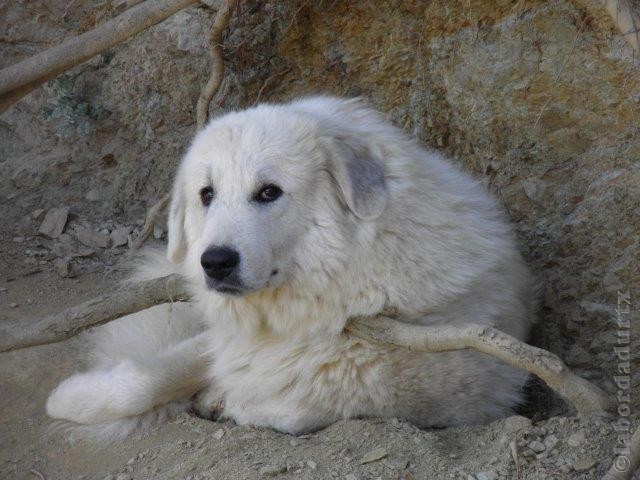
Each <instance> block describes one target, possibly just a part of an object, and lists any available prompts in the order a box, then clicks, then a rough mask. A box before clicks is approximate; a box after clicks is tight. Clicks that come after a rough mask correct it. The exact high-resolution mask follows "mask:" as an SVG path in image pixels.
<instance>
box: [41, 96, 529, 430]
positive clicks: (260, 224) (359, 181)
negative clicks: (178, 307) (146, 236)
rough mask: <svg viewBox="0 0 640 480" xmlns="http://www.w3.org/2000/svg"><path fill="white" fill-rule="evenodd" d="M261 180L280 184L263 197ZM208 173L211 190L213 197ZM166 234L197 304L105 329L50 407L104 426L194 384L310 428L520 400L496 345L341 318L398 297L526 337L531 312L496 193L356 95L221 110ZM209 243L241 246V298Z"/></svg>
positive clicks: (427, 422) (452, 417)
mask: <svg viewBox="0 0 640 480" xmlns="http://www.w3.org/2000/svg"><path fill="white" fill-rule="evenodd" d="M265 183H274V184H276V185H278V186H279V187H280V188H282V190H283V191H284V194H283V196H282V197H281V198H280V199H278V200H277V201H276V202H273V203H272V204H268V205H256V204H255V202H252V201H251V198H252V192H254V191H255V190H256V189H257V188H259V187H260V185H263V184H265ZM204 186H212V187H213V188H214V190H215V199H214V201H213V202H212V204H211V206H210V207H209V208H206V207H204V206H202V205H201V203H200V199H199V193H198V192H199V191H200V189H202V188H203V187H204ZM169 231H170V239H169V252H168V256H169V258H170V259H171V260H172V261H173V262H174V263H176V265H177V268H179V269H180V271H181V272H182V273H183V274H184V275H185V276H186V277H187V278H188V279H189V280H191V281H192V284H193V294H194V297H195V299H196V300H197V306H196V308H197V315H186V316H184V317H183V318H180V320H179V321H177V319H175V318H174V319H173V320H171V319H169V320H162V319H158V321H154V320H153V318H152V317H153V315H150V314H145V315H144V316H143V318H142V319H141V321H139V322H128V323H127V328H126V329H125V328H122V329H121V328H119V326H118V325H117V324H116V323H115V322H114V323H113V324H112V325H109V326H107V327H106V329H105V332H106V333H104V334H102V335H101V336H100V338H99V344H100V345H101V346H99V347H97V348H98V351H100V352H102V353H101V354H100V355H99V360H98V361H97V362H96V363H97V364H96V367H94V369H93V370H89V371H88V372H86V373H81V374H78V375H75V376H73V377H71V378H70V379H68V380H66V381H65V382H63V383H62V384H61V385H60V386H59V387H58V388H57V389H56V390H55V391H54V392H53V393H52V395H51V397H50V398H49V401H48V403H47V411H48V413H49V414H50V415H51V416H53V417H56V418H62V419H67V420H72V421H74V422H78V423H82V424H97V423H100V422H102V424H104V423H105V422H107V423H109V422H113V421H118V420H119V419H121V418H123V417H124V418H135V416H138V415H141V414H143V413H145V412H148V411H150V410H152V409H154V408H157V406H159V405H162V404H167V403H169V402H172V401H178V400H181V399H185V398H187V397H188V396H190V395H192V394H193V393H195V392H196V391H200V394H199V396H198V398H199V402H200V403H201V406H202V405H204V406H205V407H206V405H209V404H211V405H214V404H218V403H219V402H221V401H222V402H223V404H224V410H223V415H224V416H226V417H230V418H232V419H234V420H235V421H236V422H238V423H240V424H247V423H248V424H254V425H259V426H268V427H272V428H275V429H277V430H281V431H285V432H290V433H301V432H306V431H310V430H313V429H317V428H321V427H323V426H325V425H328V424H329V423H331V422H334V421H336V420H338V419H341V418H348V417H353V416H396V417H402V418H406V419H408V420H410V421H412V422H414V423H416V424H417V425H420V426H445V425H459V424H472V423H480V422H488V421H491V420H494V419H496V418H499V417H501V416H504V415H506V414H508V413H509V412H510V409H511V407H512V406H513V405H514V404H515V403H517V402H518V401H519V399H520V389H521V385H522V383H523V381H524V378H525V375H524V374H523V373H522V372H519V371H516V370H514V369H512V368H510V367H508V366H506V365H504V364H502V363H501V362H499V361H497V360H494V359H492V358H489V357H488V356H485V355H482V354H476V353H471V352H452V353H438V354H424V353H416V352H411V351H408V350H405V349H399V348H393V347H385V346H380V345H371V344H369V343H367V342H365V341H362V340H359V339H357V338H352V337H350V336H348V335H346V334H344V333H343V328H344V325H345V323H346V321H347V319H348V318H349V317H350V316H353V315H372V314H376V313H379V312H381V311H389V310H391V311H394V312H395V313H396V314H397V315H398V316H399V317H400V318H401V319H402V320H403V321H406V322H412V323H416V324H423V325H435V324H452V325H462V324H465V323H470V322H473V323H480V324H489V325H494V326H496V327H497V328H499V329H501V330H503V331H505V332H507V333H509V334H511V335H514V336H516V337H518V338H524V337H525V336H526V335H527V333H528V330H529V326H530V323H531V322H532V319H533V309H534V307H533V299H532V285H531V278H530V274H529V272H528V270H527V268H526V267H525V265H524V263H523V261H522V259H521V257H520V254H519V253H518V249H517V247H516V244H515V242H514V239H513V236H512V233H511V232H510V228H509V226H508V224H507V221H506V219H505V216H504V214H503V212H502V210H501V208H500V207H499V206H498V205H497V203H496V201H495V200H494V199H493V198H492V197H491V196H490V195H488V194H487V193H486V192H485V191H484V190H483V188H482V187H481V186H480V185H479V184H478V183H477V182H476V181H474V180H473V179H471V178H470V177H469V176H467V175H465V174H463V173H462V172H460V171H459V170H458V169H457V168H456V167H455V166H454V165H452V164H451V163H450V162H449V161H447V160H445V159H444V158H442V156H441V155H440V154H439V153H437V152H434V151H425V150H424V149H422V148H420V147H419V146H417V145H416V144H415V143H414V142H412V141H409V140H408V139H406V138H405V137H404V136H403V134H402V133H401V132H400V131H399V130H398V129H396V128H394V127H393V126H392V125H390V124H389V123H388V122H386V121H384V120H383V119H382V118H381V116H380V115H379V114H378V113H376V112H375V111H373V110H371V109H369V108H367V107H366V106H364V105H363V104H362V103H361V102H360V101H358V100H344V99H338V98H331V97H312V98H306V99H302V100H298V101H294V102H292V103H289V104H283V105H260V106H257V107H255V108H252V109H250V110H246V111H243V112H236V113H231V114H228V115H225V116H223V117H221V118H218V119H215V120H213V121H212V122H211V123H210V124H209V125H208V126H207V127H206V128H205V129H204V130H203V131H202V132H200V133H199V134H198V135H197V137H196V138H195V140H194V142H193V145H192V146H191V148H190V150H189V152H188V153H187V155H186V157H185V159H184V161H183V163H182V165H181V166H180V169H179V171H178V174H177V178H176V182H175V187H174V194H173V199H172V205H171V212H170V225H169ZM212 245H218V246H219V245H227V246H231V247H233V248H235V249H236V250H237V251H238V252H239V253H240V255H241V258H242V260H241V264H240V273H239V275H240V279H241V280H242V283H243V285H244V287H245V289H246V290H245V293H244V295H241V296H231V295H225V294H221V293H218V292H216V291H213V290H209V289H207V287H206V285H205V282H204V276H203V272H202V269H201V267H200V256H201V254H202V253H203V251H204V250H205V249H207V248H208V247H210V246H212ZM276 271H277V273H275V272H276ZM199 322H202V323H203V324H204V325H205V328H206V330H205V332H204V333H199V332H200V331H201V330H199V328H200V327H198V326H197V325H198V323H199Z"/></svg>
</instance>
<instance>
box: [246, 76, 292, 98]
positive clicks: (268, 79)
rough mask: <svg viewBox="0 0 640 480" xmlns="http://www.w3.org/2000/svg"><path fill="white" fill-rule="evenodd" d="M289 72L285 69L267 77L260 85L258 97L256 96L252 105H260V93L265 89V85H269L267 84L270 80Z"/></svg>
mask: <svg viewBox="0 0 640 480" xmlns="http://www.w3.org/2000/svg"><path fill="white" fill-rule="evenodd" d="M289 70H290V68H285V69H284V70H282V71H281V72H276V73H274V74H273V75H270V76H268V77H267V78H266V80H265V81H264V83H263V84H262V87H260V90H258V95H257V96H256V101H255V102H253V104H254V105H257V104H258V103H260V98H261V97H262V93H263V92H264V89H265V88H267V85H268V84H269V82H271V80H273V79H274V78H277V77H280V76H282V75H284V74H285V73H287V72H288V71H289Z"/></svg>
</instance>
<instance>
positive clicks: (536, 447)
mask: <svg viewBox="0 0 640 480" xmlns="http://www.w3.org/2000/svg"><path fill="white" fill-rule="evenodd" d="M527 446H528V447H529V448H530V449H531V450H533V451H534V452H536V453H540V452H544V451H545V446H544V443H542V442H538V441H537V440H534V441H533V442H529V445H527Z"/></svg>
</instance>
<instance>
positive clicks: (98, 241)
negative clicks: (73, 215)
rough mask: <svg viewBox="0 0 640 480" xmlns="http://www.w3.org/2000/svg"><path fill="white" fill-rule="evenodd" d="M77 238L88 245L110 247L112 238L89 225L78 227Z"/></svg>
mask: <svg viewBox="0 0 640 480" xmlns="http://www.w3.org/2000/svg"><path fill="white" fill-rule="evenodd" d="M76 237H77V239H78V240H79V241H80V242H81V243H83V244H85V245H86V246H87V247H98V248H109V246H110V245H111V238H110V236H109V235H105V234H104V233H100V232H96V231H95V230H92V229H90V228H87V227H77V228H76Z"/></svg>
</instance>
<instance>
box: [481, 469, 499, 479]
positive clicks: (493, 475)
mask: <svg viewBox="0 0 640 480" xmlns="http://www.w3.org/2000/svg"><path fill="white" fill-rule="evenodd" d="M476 480H498V472H495V471H493V470H489V471H486V472H480V473H476Z"/></svg>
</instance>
